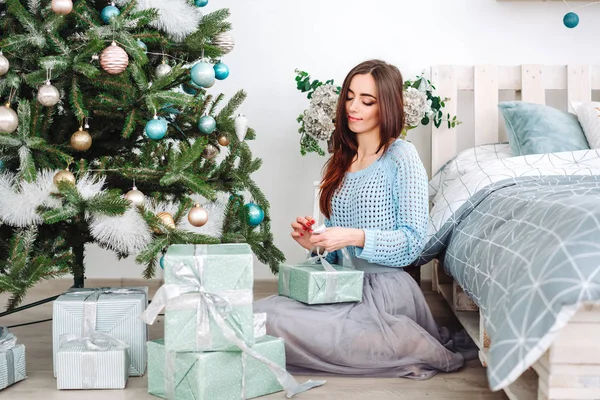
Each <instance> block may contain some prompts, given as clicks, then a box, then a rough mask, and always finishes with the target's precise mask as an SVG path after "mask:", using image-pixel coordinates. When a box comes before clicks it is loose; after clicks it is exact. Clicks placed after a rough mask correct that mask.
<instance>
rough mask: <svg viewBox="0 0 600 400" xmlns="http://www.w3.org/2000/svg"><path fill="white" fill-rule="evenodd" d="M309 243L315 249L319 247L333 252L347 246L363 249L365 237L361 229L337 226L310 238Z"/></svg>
mask: <svg viewBox="0 0 600 400" xmlns="http://www.w3.org/2000/svg"><path fill="white" fill-rule="evenodd" d="M310 242H311V243H312V244H313V246H315V247H320V248H322V249H325V250H327V251H328V252H330V253H331V252H333V251H336V250H339V249H342V248H344V247H347V246H358V247H363V246H364V243H365V235H364V231H363V230H362V229H354V228H340V227H337V226H334V227H330V228H327V229H325V232H323V233H321V234H318V235H315V234H313V235H312V236H311V238H310Z"/></svg>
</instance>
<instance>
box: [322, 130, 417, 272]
mask: <svg viewBox="0 0 600 400" xmlns="http://www.w3.org/2000/svg"><path fill="white" fill-rule="evenodd" d="M427 182H428V180H427V173H426V171H425V168H424V167H423V163H422V162H421V159H420V158H419V155H418V153H417V150H416V149H415V147H414V146H413V145H412V144H411V143H409V142H406V141H404V140H401V139H398V140H396V141H395V142H394V143H393V144H392V145H391V146H390V147H389V149H388V150H387V152H386V153H384V154H383V155H382V156H381V157H379V158H378V159H377V160H376V161H374V162H373V163H372V164H371V165H369V166H368V167H366V168H364V169H362V170H360V171H356V172H347V173H346V177H345V179H344V181H343V184H342V186H341V188H340V189H339V190H338V191H337V192H336V193H335V195H334V197H333V199H332V205H331V218H329V219H326V220H325V225H326V226H339V227H345V228H358V229H362V230H364V232H365V245H364V247H363V248H360V247H354V246H350V247H348V250H349V252H350V254H351V255H353V256H355V257H358V258H360V259H363V260H365V261H367V262H369V263H373V264H379V265H383V266H389V267H403V266H406V265H409V264H410V263H411V262H412V261H414V260H415V259H416V258H417V257H418V256H419V255H420V254H421V251H422V250H423V246H424V245H425V237H426V234H427V222H428V212H429V206H428V192H427ZM339 253H340V252H339V251H338V252H334V253H331V254H329V256H328V260H329V261H330V262H334V263H335V262H337V260H338V257H339Z"/></svg>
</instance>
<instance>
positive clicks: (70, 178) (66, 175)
mask: <svg viewBox="0 0 600 400" xmlns="http://www.w3.org/2000/svg"><path fill="white" fill-rule="evenodd" d="M60 181H67V182H69V183H70V184H72V185H74V184H75V175H73V174H72V173H71V171H69V170H68V169H63V170H62V171H58V172H57V173H56V175H54V184H55V185H58V182H60Z"/></svg>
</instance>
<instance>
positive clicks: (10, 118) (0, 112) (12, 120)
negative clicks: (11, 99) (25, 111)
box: [0, 104, 19, 133]
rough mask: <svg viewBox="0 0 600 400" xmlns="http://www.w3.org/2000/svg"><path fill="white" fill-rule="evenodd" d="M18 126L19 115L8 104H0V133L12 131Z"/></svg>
mask: <svg viewBox="0 0 600 400" xmlns="http://www.w3.org/2000/svg"><path fill="white" fill-rule="evenodd" d="M18 126H19V117H18V116H17V113H16V112H15V111H14V110H13V109H12V108H10V107H9V104H6V105H5V106H0V133H13V132H14V131H15V130H16V129H17V127H18Z"/></svg>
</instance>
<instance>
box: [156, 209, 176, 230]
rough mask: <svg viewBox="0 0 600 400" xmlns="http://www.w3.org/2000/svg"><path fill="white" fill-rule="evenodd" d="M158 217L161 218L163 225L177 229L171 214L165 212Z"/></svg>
mask: <svg viewBox="0 0 600 400" xmlns="http://www.w3.org/2000/svg"><path fill="white" fill-rule="evenodd" d="M157 216H158V218H160V220H161V221H162V223H163V224H165V225H166V226H168V227H169V228H173V229H175V220H174V219H173V216H172V215H171V214H169V213H168V212H166V211H163V212H159V213H158V215H157Z"/></svg>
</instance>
